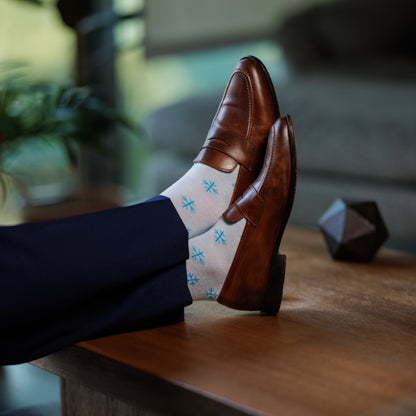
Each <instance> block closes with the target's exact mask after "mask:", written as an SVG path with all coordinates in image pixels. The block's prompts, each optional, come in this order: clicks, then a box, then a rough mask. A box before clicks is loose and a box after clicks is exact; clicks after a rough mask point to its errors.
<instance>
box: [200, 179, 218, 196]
mask: <svg viewBox="0 0 416 416" xmlns="http://www.w3.org/2000/svg"><path fill="white" fill-rule="evenodd" d="M202 182H203V184H204V189H205V191H206V192H208V193H209V194H218V190H217V184H216V183H215V182H214V181H206V180H203V181H202Z"/></svg>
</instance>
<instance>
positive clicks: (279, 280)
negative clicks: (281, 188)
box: [260, 115, 297, 315]
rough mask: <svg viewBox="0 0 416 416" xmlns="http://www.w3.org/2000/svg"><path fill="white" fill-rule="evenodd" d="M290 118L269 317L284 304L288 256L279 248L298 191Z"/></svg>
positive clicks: (266, 308) (264, 308) (268, 294)
mask: <svg viewBox="0 0 416 416" xmlns="http://www.w3.org/2000/svg"><path fill="white" fill-rule="evenodd" d="M289 117H290V116H289V115H287V116H286V123H287V131H288V136H289V149H290V156H291V158H290V163H291V178H290V186H289V195H288V198H287V202H286V207H285V215H284V217H283V221H282V226H281V229H280V232H279V235H278V236H277V239H276V244H275V247H274V250H273V255H272V264H271V267H270V273H269V281H268V283H267V289H266V294H265V297H264V300H263V304H262V307H261V309H260V311H261V312H263V313H265V314H268V315H276V314H277V312H279V309H280V305H281V303H282V296H283V285H284V281H285V273H286V256H285V255H284V254H279V247H280V243H281V241H282V237H283V233H284V231H285V229H286V225H287V223H288V221H289V216H290V212H291V211H292V206H293V201H294V199H295V191H296V176H297V167H296V165H297V163H296V142H295V138H294V136H293V134H292V132H291V130H290V128H289V126H290V125H291V123H290V119H289Z"/></svg>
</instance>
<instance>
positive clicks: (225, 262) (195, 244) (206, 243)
mask: <svg viewBox="0 0 416 416" xmlns="http://www.w3.org/2000/svg"><path fill="white" fill-rule="evenodd" d="M246 221H247V220H246V219H245V218H243V219H241V220H240V221H238V222H236V223H233V224H230V223H227V222H226V221H224V219H223V218H220V220H219V221H218V222H217V223H215V224H214V225H213V226H212V227H211V228H210V229H209V230H208V231H206V232H205V233H204V234H201V235H199V236H197V237H194V238H191V239H190V240H189V259H188V260H187V261H186V271H187V277H188V287H189V290H190V292H191V295H192V299H193V300H216V299H217V298H218V295H219V294H220V292H221V288H222V286H223V284H224V280H225V278H226V277H227V274H228V271H229V269H230V267H231V264H232V262H233V260H234V256H235V253H236V251H237V248H238V245H239V243H240V240H241V235H242V233H243V231H244V227H245V225H246Z"/></svg>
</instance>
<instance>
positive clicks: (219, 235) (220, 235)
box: [214, 230, 227, 246]
mask: <svg viewBox="0 0 416 416" xmlns="http://www.w3.org/2000/svg"><path fill="white" fill-rule="evenodd" d="M214 238H215V242H216V243H218V244H222V245H223V246H226V245H227V240H226V239H225V233H224V231H223V230H215V232H214Z"/></svg>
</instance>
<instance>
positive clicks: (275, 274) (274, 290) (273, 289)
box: [261, 254, 286, 315]
mask: <svg viewBox="0 0 416 416" xmlns="http://www.w3.org/2000/svg"><path fill="white" fill-rule="evenodd" d="M285 272H286V256H285V255H284V254H277V255H276V256H274V257H273V261H272V266H271V268H270V275H269V282H268V284H267V289H266V295H265V297H264V301H263V305H262V307H261V312H263V313H267V314H269V315H276V314H277V312H279V309H280V304H281V303H282V294H283V283H284V281H285Z"/></svg>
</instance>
